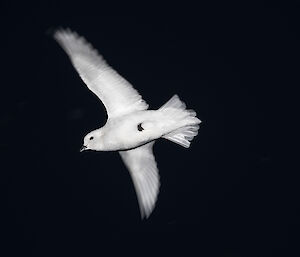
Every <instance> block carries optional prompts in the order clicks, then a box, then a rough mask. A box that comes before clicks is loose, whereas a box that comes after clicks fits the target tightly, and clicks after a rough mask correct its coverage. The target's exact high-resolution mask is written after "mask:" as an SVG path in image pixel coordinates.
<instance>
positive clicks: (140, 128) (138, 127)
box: [137, 123, 144, 131]
mask: <svg viewBox="0 0 300 257" xmlns="http://www.w3.org/2000/svg"><path fill="white" fill-rule="evenodd" d="M137 129H138V130H139V131H142V130H144V128H143V127H142V123H140V124H138V125H137Z"/></svg>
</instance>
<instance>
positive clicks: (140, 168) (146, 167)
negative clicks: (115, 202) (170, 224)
mask: <svg viewBox="0 0 300 257" xmlns="http://www.w3.org/2000/svg"><path fill="white" fill-rule="evenodd" d="M153 144H154V141H153V142H150V143H147V144H145V145H143V146H140V147H138V148H135V149H132V150H128V151H120V152H119V153H120V155H121V157H122V159H123V161H124V163H125V166H126V167H127V169H128V170H129V173H130V175H131V178H132V180H133V184H134V187H135V191H136V194H137V199H138V202H139V208H140V212H141V217H142V218H144V217H146V218H148V217H149V216H150V214H151V213H152V211H153V209H154V207H155V203H156V200H157V196H158V193H159V186H160V182H159V174H158V168H157V164H156V161H155V159H154V155H153V151H152V148H153Z"/></svg>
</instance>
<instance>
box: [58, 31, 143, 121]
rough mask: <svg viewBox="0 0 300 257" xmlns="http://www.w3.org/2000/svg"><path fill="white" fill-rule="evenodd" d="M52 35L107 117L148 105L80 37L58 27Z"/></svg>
mask: <svg viewBox="0 0 300 257" xmlns="http://www.w3.org/2000/svg"><path fill="white" fill-rule="evenodd" d="M54 38H55V39H56V41H57V42H58V43H59V44H60V46H61V47H62V48H63V49H64V50H65V52H66V53H67V54H68V56H69V58H70V59H71V62H72V64H73V66H74V67H75V69H76V70H77V72H78V73H79V76H80V77H81V78H82V80H83V81H84V82H85V84H86V85H87V86H88V88H89V89H90V90H91V91H92V92H93V93H94V94H95V95H97V96H98V98H99V99H100V100H101V101H102V102H103V104H104V106H105V108H106V111H107V115H108V117H109V118H111V117H114V116H119V115H122V114H126V113H130V112H133V111H139V110H146V109H148V104H147V103H146V102H145V101H144V100H143V99H142V97H141V95H140V94H139V93H138V92H137V90H135V89H134V88H133V86H132V85H131V84H130V83H129V82H128V81H126V80H125V79H124V78H123V77H122V76H121V75H119V74H118V73H117V72H116V71H115V70H113V69H112V68H111V67H110V66H109V65H108V64H107V63H106V61H105V60H104V59H103V57H102V56H101V55H100V54H99V53H98V52H97V50H96V49H94V48H93V47H92V45H91V44H90V43H88V42H87V41H86V40H85V39H84V38H83V37H80V36H79V35H78V34H77V33H76V32H72V31H71V30H69V29H67V30H58V31H56V32H55V33H54Z"/></svg>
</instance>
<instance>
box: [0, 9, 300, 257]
mask: <svg viewBox="0 0 300 257" xmlns="http://www.w3.org/2000/svg"><path fill="white" fill-rule="evenodd" d="M100 6H101V4H100V3H99V4H98V6H97V7H98V8H100ZM60 7H61V6H56V5H55V4H48V5H45V6H43V5H39V6H35V7H28V6H27V7H24V8H25V9H24V10H23V9H22V8H23V7H21V6H20V7H19V8H18V9H17V11H15V12H14V11H12V10H15V9H14V8H13V7H12V6H9V7H8V8H7V11H6V12H5V15H3V16H2V17H1V24H2V32H1V33H2V39H1V41H2V42H1V50H2V54H1V63H2V66H3V69H2V83H1V84H2V90H1V92H2V93H1V98H2V99H1V118H0V122H1V131H2V140H1V145H0V146H1V155H2V158H1V159H2V160H3V161H2V163H3V165H2V167H3V169H2V171H1V177H0V180H1V189H2V190H1V191H2V193H1V209H2V211H1V212H2V215H3V218H2V219H1V227H2V229H1V236H3V240H2V244H3V247H2V249H3V251H4V252H5V253H6V255H3V256H16V255H18V256H20V254H21V253H22V256H76V255H77V254H78V255H80V256H95V255H97V256H99V255H101V254H102V255H103V254H104V249H105V250H107V249H110V250H112V251H115V250H120V249H121V250H122V249H126V250H129V251H130V252H131V251H132V252H134V251H135V245H136V244H138V245H140V246H143V247H146V246H147V245H148V246H149V247H150V246H151V245H156V246H159V245H161V244H162V247H164V248H167V249H173V250H174V249H177V248H176V247H179V248H182V249H184V251H185V250H186V251H191V252H192V251H198V253H199V254H201V253H202V254H203V256H283V255H285V254H286V253H289V256H293V254H294V253H295V252H294V247H295V246H296V244H297V242H298V240H299V236H298V237H297V236H296V234H297V233H296V232H297V231H298V232H299V198H298V195H299V186H298V184H299V183H297V181H298V178H299V177H298V176H297V175H296V174H297V173H296V169H295V168H294V167H293V165H292V164H291V163H290V162H286V163H285V164H284V165H282V162H281V161H283V159H284V157H283V156H285V154H283V153H282V152H287V150H288V149H287V148H285V147H283V145H286V141H288V140H289V139H287V138H289V134H290V133H289V131H286V130H285V131H283V130H282V128H283V127H284V126H285V125H286V126H285V128H286V127H288V128H290V127H293V122H291V121H290V120H289V115H290V113H291V110H292V109H295V107H294V102H293V101H292V100H289V99H288V98H287V97H288V96H293V92H294V91H292V90H293V87H297V86H299V79H298V78H297V73H298V70H299V33H298V32H297V31H298V25H299V17H298V15H297V13H298V11H299V9H292V8H290V9H284V8H279V7H276V8H275V7H268V6H267V5H266V4H261V5H259V6H238V7H234V5H230V6H222V7H221V8H215V7H214V6H210V7H205V8H201V9H200V8H199V10H197V9H195V10H194V11H193V12H192V13H186V12H184V13H180V14H178V13H177V14H175V13H171V12H170V13H169V14H168V15H166V14H165V13H164V12H159V14H157V15H156V13H152V14H151V15H149V14H147V15H143V13H139V11H135V13H136V14H135V15H127V16H124V15H117V14H115V15H105V14H103V15H102V13H100V14H98V15H88V14H85V12H83V13H84V14H81V15H75V14H73V15H71V12H69V13H64V12H63V11H61V10H60V11H58V9H60ZM91 8H92V7H91ZM195 8H196V7H195ZM4 10H6V9H4ZM58 27H70V28H71V29H72V30H75V31H77V32H78V33H79V34H81V35H83V36H84V37H85V38H86V39H87V40H88V41H90V42H91V43H92V44H93V45H94V47H95V48H97V49H98V50H99V52H100V53H101V54H102V55H103V56H104V57H105V59H106V60H107V62H108V63H109V64H110V65H111V66H113V67H114V68H115V69H116V70H117V71H118V72H119V73H120V74H121V75H122V76H124V77H125V78H126V79H127V80H128V81H130V82H131V83H132V84H133V85H134V86H135V88H136V89H137V90H138V91H139V92H140V93H141V94H142V96H143V98H144V99H145V100H146V101H147V102H148V103H149V105H150V106H151V108H153V109H157V108H159V107H160V106H161V105H162V104H164V103H165V102H166V101H167V100H168V99H169V98H170V97H171V96H172V95H174V94H175V93H176V94H178V95H179V96H180V98H181V99H182V100H183V101H185V102H186V104H187V106H188V107H189V108H192V109H194V110H196V112H197V114H198V117H199V118H200V119H201V120H202V124H201V127H200V130H199V135H198V136H197V137H196V138H195V139H194V141H193V143H192V146H191V148H190V149H184V148H182V147H180V146H178V145H175V144H173V143H172V142H169V141H166V140H159V141H158V142H157V143H156V144H155V146H154V152H155V157H156V160H157V162H158V167H159V170H160V176H161V191H160V194H159V197H158V202H157V205H156V208H155V210H154V212H153V214H152V215H151V217H150V219H149V220H146V221H141V220H140V216H139V215H140V214H139V209H138V203H137V199H136V195H135V191H134V188H133V184H132V182H131V179H130V177H129V174H128V172H127V170H126V168H125V167H124V165H123V163H122V161H121V159H120V157H119V156H118V154H116V153H103V152H84V153H79V148H80V146H81V144H82V139H83V137H84V135H85V134H86V133H88V132H89V131H91V130H93V129H95V128H97V127H100V126H102V125H104V123H105V120H106V116H105V115H106V114H105V110H104V107H103V105H102V104H101V103H100V102H99V101H98V99H97V98H96V97H95V96H94V95H93V94H92V93H91V92H90V91H89V90H88V89H87V88H86V87H85V85H84V83H83V82H82V81H81V80H80V78H79V76H78V75H77V73H76V71H75V70H74V68H73V67H72V65H71V63H70V61H69V59H68V58H67V56H66V54H65V53H64V52H63V51H62V49H61V48H60V47H59V46H58V45H57V43H56V42H55V41H54V40H53V39H52V37H51V33H52V32H53V31H54V29H55V28H58ZM3 78H4V79H3ZM292 98H293V97H291V99H292ZM296 117H297V116H296ZM296 117H294V119H295V118H296ZM282 150H283V151H282ZM290 158H291V159H292V158H293V157H292V155H291V156H290ZM169 243H170V244H169ZM169 246H170V248H169ZM175 246H176V247H175ZM181 246H182V247H181ZM183 253H184V252H183ZM166 254H168V253H166ZM185 254H187V255H186V256H189V255H190V254H191V253H189V254H188V253H185ZM106 256H107V255H106ZM199 256H200V255H199ZM294 256H296V255H294Z"/></svg>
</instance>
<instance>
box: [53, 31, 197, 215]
mask: <svg viewBox="0 0 300 257" xmlns="http://www.w3.org/2000/svg"><path fill="white" fill-rule="evenodd" d="M54 38H55V39H56V41H57V42H58V43H59V44H60V45H61V47H62V48H63V49H64V50H65V51H66V53H67V54H68V56H69V58H70V59H71V62H72V64H73V65H74V67H75V69H76V70H77V72H78V73H79V75H80V77H81V78H82V80H83V81H84V82H85V84H86V85H87V86H88V88H89V89H90V90H91V91H92V92H93V93H94V94H96V95H97V96H98V98H99V99H100V100H101V101H102V102H103V104H104V106H105V108H106V111H107V115H108V120H107V122H106V124H105V126H103V127H102V128H99V129H97V130H94V131H92V132H90V133H88V134H87V135H86V136H85V137H84V144H83V148H82V149H83V150H87V149H90V150H97V151H119V153H120V155H121V157H122V159H123V161H124V163H125V165H126V167H127V168H128V170H129V173H130V175H131V177H132V180H133V183H134V186H135V190H136V193H137V197H138V202H139V207H140V211H141V216H142V217H149V215H150V214H151V212H152V211H153V208H154V206H155V202H156V200H157V196H158V192H159V186H160V182H159V174H158V168H157V164H156V161H155V159H154V155H153V150H152V148H153V144H154V142H155V140H156V139H158V138H166V139H168V140H170V141H173V142H175V143H177V144H179V145H181V146H183V147H186V148H188V147H189V146H190V141H191V140H192V139H193V138H194V137H195V136H196V135H197V133H198V129H199V126H198V124H199V123H200V122H201V121H200V120H199V119H198V118H197V117H196V112H195V111H193V110H187V109H186V105H185V104H184V103H183V102H182V101H180V99H179V97H178V96H177V95H174V96H173V97H172V98H171V99H170V100H169V101H168V102H167V103H165V104H164V105H163V106H162V107H161V108H160V109H158V110H147V109H148V104H147V103H146V102H145V101H144V100H143V99H142V97H141V95H140V94H139V93H138V92H137V91H136V90H135V89H134V88H133V86H132V85H131V84H130V83H129V82H128V81H126V80H125V79H124V78H123V77H121V76H120V75H119V74H118V73H117V72H116V71H114V70H113V69H112V68H111V67H110V66H109V65H108V64H107V63H106V62H105V60H104V59H103V57H102V56H101V55H99V53H98V52H97V51H96V50H95V49H94V48H93V47H92V46H91V44H89V43H88V42H87V41H86V40H85V39H84V38H83V37H80V36H79V35H78V34H77V33H75V32H72V31H70V30H69V29H67V30H58V31H56V32H55V34H54Z"/></svg>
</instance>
